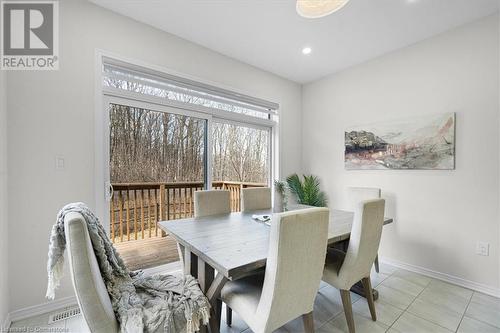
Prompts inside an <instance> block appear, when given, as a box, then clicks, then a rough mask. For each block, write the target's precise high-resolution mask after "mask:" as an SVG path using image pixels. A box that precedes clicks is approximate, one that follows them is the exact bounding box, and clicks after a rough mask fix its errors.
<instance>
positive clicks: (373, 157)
mask: <svg viewBox="0 0 500 333" xmlns="http://www.w3.org/2000/svg"><path fill="white" fill-rule="evenodd" d="M345 168H346V169H348V170H359V169H365V170H367V169H426V170H452V169H455V113H446V114H438V115H427V116H420V117H418V118H414V119H405V120H400V121H390V122H380V123H374V124H371V125H365V126H357V127H353V128H350V129H348V130H346V132H345Z"/></svg>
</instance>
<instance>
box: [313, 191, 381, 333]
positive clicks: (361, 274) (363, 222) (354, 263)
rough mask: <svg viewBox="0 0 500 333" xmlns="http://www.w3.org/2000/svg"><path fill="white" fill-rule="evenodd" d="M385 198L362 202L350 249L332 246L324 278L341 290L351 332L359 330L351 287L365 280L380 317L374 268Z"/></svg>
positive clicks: (372, 306)
mask: <svg viewBox="0 0 500 333" xmlns="http://www.w3.org/2000/svg"><path fill="white" fill-rule="evenodd" d="M384 208H385V200H383V199H375V200H368V201H364V202H360V203H359V204H358V205H357V207H356V210H355V213H354V221H353V225H352V229H351V238H350V242H349V247H348V248H347V252H343V251H340V250H337V249H328V254H327V257H326V264H325V269H324V271H323V281H324V282H326V283H328V284H330V285H332V286H333V287H335V288H337V289H339V290H340V295H341V298H342V305H343V306H344V313H345V316H346V320H347V326H348V328H349V332H350V333H355V327H354V318H353V314H352V303H351V294H350V291H349V290H350V289H351V288H352V286H353V285H354V284H356V283H357V282H358V281H361V282H362V284H363V287H364V291H365V294H366V299H367V301H368V306H369V308H370V314H371V317H372V319H373V320H374V321H376V320H377V314H376V312H375V303H374V301H373V293H372V286H371V282H370V270H371V267H372V265H373V261H374V260H375V257H376V256H377V251H378V247H379V244H380V238H381V236H382V227H383V225H384Z"/></svg>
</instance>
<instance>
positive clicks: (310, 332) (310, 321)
mask: <svg viewBox="0 0 500 333" xmlns="http://www.w3.org/2000/svg"><path fill="white" fill-rule="evenodd" d="M302 322H303V323H304V331H305V333H314V317H313V313H312V311H311V312H309V313H306V314H303V315H302Z"/></svg>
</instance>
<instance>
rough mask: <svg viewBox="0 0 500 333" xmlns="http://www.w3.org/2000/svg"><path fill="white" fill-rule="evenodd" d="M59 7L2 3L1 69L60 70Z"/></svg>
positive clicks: (53, 3)
mask: <svg viewBox="0 0 500 333" xmlns="http://www.w3.org/2000/svg"><path fill="white" fill-rule="evenodd" d="M58 5H59V3H58V2H57V1H6V0H3V1H1V17H2V20H1V21H2V24H1V29H2V31H1V64H0V69H5V70H56V69H59V57H58V56H59V54H58V53H59V45H58V43H59V34H58V32H59V31H58V30H59V26H58V21H59V20H58V19H59V18H58V16H59V7H58Z"/></svg>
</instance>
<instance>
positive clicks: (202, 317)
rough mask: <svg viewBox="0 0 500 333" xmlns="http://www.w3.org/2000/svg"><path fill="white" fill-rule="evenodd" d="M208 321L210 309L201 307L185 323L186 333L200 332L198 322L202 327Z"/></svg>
mask: <svg viewBox="0 0 500 333" xmlns="http://www.w3.org/2000/svg"><path fill="white" fill-rule="evenodd" d="M209 319H210V309H209V308H208V307H203V308H200V309H199V310H198V313H194V314H193V315H192V317H191V318H190V319H188V320H187V323H186V333H195V332H198V331H199V330H200V327H201V325H200V321H201V324H202V325H207V324H208V321H209Z"/></svg>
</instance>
